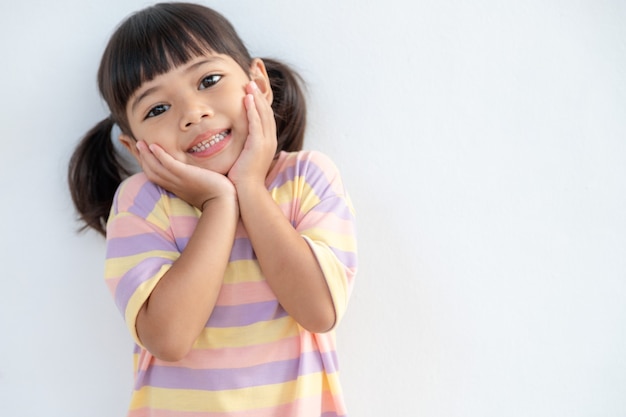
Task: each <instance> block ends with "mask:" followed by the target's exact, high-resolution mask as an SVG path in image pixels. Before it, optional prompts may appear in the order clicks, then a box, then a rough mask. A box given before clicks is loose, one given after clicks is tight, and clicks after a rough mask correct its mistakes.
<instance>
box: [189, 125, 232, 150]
mask: <svg viewBox="0 0 626 417" xmlns="http://www.w3.org/2000/svg"><path fill="white" fill-rule="evenodd" d="M228 133H229V131H228V130H225V131H224V132H221V133H218V134H217V135H215V136H213V137H211V138H209V139H207V140H205V141H203V142H200V143H199V144H197V145H195V146H194V147H193V148H191V149H190V150H189V152H190V153H196V152H202V151H205V150H207V149H209V148H210V147H211V146H213V145H215V144H216V143H219V142H221V141H222V139H224V138H225V137H226V136H227V135H228Z"/></svg>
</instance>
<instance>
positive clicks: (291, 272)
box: [229, 85, 336, 332]
mask: <svg viewBox="0 0 626 417" xmlns="http://www.w3.org/2000/svg"><path fill="white" fill-rule="evenodd" d="M248 93H249V94H248V96H247V97H246V99H245V104H246V109H247V114H248V121H249V136H248V140H247V141H246V145H245V147H244V150H243V152H242V154H241V155H240V157H239V159H238V160H237V162H236V163H235V165H234V166H233V168H232V169H231V171H230V172H229V178H230V179H231V180H232V181H233V183H234V184H235V187H236V189H237V197H238V200H239V209H240V212H241V218H242V221H243V223H244V226H245V228H246V230H247V232H248V236H249V238H250V241H251V243H252V246H253V247H254V251H255V253H256V256H257V259H258V261H259V264H260V267H261V270H262V271H263V275H264V276H265V278H266V280H267V282H268V284H269V286H270V287H271V288H272V290H273V291H274V293H275V294H276V297H277V298H278V300H279V302H280V303H281V305H282V306H283V308H284V309H285V310H286V311H287V312H288V313H289V315H291V316H292V317H293V318H294V319H295V320H296V321H297V322H298V323H300V325H301V326H303V327H304V328H306V329H307V330H309V331H311V332H324V331H327V330H329V329H330V328H331V327H332V326H333V324H334V323H335V320H336V317H335V309H334V306H333V301H332V298H331V295H330V292H329V289H328V286H327V284H326V280H325V278H324V274H323V273H322V270H321V268H320V266H319V263H318V262H317V260H316V258H315V255H314V254H313V252H312V251H311V249H310V247H309V245H308V244H307V243H306V241H305V240H304V239H303V238H302V236H300V234H299V233H298V232H297V231H296V230H295V229H294V228H293V226H292V225H291V224H290V223H289V221H288V220H287V219H286V218H285V215H284V214H283V213H282V211H281V210H280V208H279V207H278V206H277V205H276V203H275V202H274V200H273V199H272V197H271V196H270V194H269V193H268V191H267V189H266V187H265V177H266V175H267V172H268V171H269V167H270V165H271V162H272V158H273V156H274V152H275V149H276V133H275V123H274V118H273V114H272V110H271V107H270V104H269V103H268V101H267V100H266V99H265V98H264V97H263V95H262V93H261V92H260V91H259V90H258V89H256V88H253V87H252V85H251V86H249V88H248Z"/></svg>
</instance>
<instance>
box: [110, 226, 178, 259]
mask: <svg viewBox="0 0 626 417" xmlns="http://www.w3.org/2000/svg"><path fill="white" fill-rule="evenodd" d="M153 250H163V251H169V252H178V248H177V247H176V246H175V245H174V243H173V242H171V241H169V240H166V239H164V238H163V237H162V236H160V235H159V234H158V233H156V232H152V233H142V234H140V235H134V236H127V237H114V238H110V239H109V240H108V241H107V254H106V257H107V259H111V258H121V257H124V256H133V255H137V254H140V253H144V252H146V251H153Z"/></svg>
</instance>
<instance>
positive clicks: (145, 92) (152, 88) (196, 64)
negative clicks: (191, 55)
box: [131, 56, 224, 112]
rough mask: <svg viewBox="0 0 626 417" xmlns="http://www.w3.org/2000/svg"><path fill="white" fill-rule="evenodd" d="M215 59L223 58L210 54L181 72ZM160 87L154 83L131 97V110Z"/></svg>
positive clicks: (187, 71)
mask: <svg viewBox="0 0 626 417" xmlns="http://www.w3.org/2000/svg"><path fill="white" fill-rule="evenodd" d="M216 61H224V59H222V58H221V57H219V56H212V57H208V58H206V59H203V60H202V61H198V62H195V63H193V64H191V65H189V66H188V67H187V68H185V70H184V71H183V72H185V73H189V72H192V71H193V70H195V69H196V68H198V67H201V66H202V65H205V64H209V63H213V62H216ZM160 89H161V86H160V85H156V86H154V87H150V88H148V89H147V90H146V91H144V92H143V93H141V94H139V95H138V96H137V97H135V99H133V102H132V105H131V111H133V112H134V111H135V109H136V108H137V106H138V105H139V103H140V102H141V101H142V100H143V99H144V98H146V97H148V96H149V95H150V94H153V93H155V92H157V91H159V90H160Z"/></svg>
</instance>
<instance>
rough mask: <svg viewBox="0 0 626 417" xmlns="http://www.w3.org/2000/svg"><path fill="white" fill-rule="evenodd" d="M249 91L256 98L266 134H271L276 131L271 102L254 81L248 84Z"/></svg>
mask: <svg viewBox="0 0 626 417" xmlns="http://www.w3.org/2000/svg"><path fill="white" fill-rule="evenodd" d="M247 90H248V92H249V93H250V94H252V96H253V97H254V103H255V105H256V109H257V112H258V113H259V118H260V120H261V125H262V126H263V128H264V130H265V132H266V133H268V134H271V133H272V132H274V131H275V130H276V129H275V125H276V121H275V120H274V110H273V109H272V106H271V104H270V102H269V101H268V100H267V98H266V97H265V96H264V95H263V92H262V91H261V90H260V89H259V87H258V86H257V84H256V83H255V82H254V81H251V82H250V83H249V84H248V86H247Z"/></svg>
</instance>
